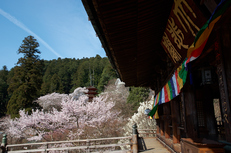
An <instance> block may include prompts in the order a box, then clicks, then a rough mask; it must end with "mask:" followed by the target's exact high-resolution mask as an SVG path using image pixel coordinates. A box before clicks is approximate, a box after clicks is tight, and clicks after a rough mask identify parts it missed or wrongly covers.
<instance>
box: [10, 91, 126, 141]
mask: <svg viewBox="0 0 231 153" xmlns="http://www.w3.org/2000/svg"><path fill="white" fill-rule="evenodd" d="M85 91H86V89H79V90H76V93H75V94H72V95H69V96H63V99H62V100H61V109H60V111H58V110H57V109H55V108H53V109H51V110H50V111H44V110H33V111H32V113H31V114H30V115H29V114H28V113H26V112H25V111H24V110H20V111H19V114H20V117H19V118H15V119H9V120H8V128H7V129H6V132H7V133H8V134H9V135H11V136H13V137H15V138H26V139H27V140H29V141H32V140H34V141H40V140H45V141H54V140H57V137H61V136H62V135H67V138H69V139H76V138H92V137H100V136H102V135H104V134H105V133H108V131H110V130H112V128H110V127H112V126H114V124H117V125H120V124H121V123H122V122H123V119H122V118H121V117H119V114H120V112H119V111H116V110H113V109H112V108H113V107H114V106H115V103H114V102H112V101H108V100H107V99H108V98H107V96H105V95H104V96H99V97H95V98H94V99H93V101H92V102H88V97H87V96H86V95H83V94H80V93H81V92H85ZM54 95H56V94H54ZM54 99H56V98H54ZM47 103H49V102H47ZM121 127H122V126H121ZM118 129H119V128H118V127H117V128H115V129H114V130H118ZM112 132H113V131H112ZM90 134H92V135H90ZM54 136H56V138H55V137H54ZM109 136H110V135H109ZM59 140H60V139H59Z"/></svg>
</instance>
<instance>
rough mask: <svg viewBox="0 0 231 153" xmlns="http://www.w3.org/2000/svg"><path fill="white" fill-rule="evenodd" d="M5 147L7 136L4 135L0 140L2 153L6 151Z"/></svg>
mask: <svg viewBox="0 0 231 153" xmlns="http://www.w3.org/2000/svg"><path fill="white" fill-rule="evenodd" d="M6 146H7V135H6V134H4V135H3V138H2V144H1V150H2V153H5V152H6V151H7V150H6Z"/></svg>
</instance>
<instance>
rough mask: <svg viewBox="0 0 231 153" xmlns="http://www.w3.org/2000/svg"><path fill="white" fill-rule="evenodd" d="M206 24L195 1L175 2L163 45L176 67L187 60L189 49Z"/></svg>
mask: <svg viewBox="0 0 231 153" xmlns="http://www.w3.org/2000/svg"><path fill="white" fill-rule="evenodd" d="M205 22H206V19H205V17H204V16H203V14H202V12H201V11H200V10H199V8H198V7H197V6H196V4H195V3H194V2H193V0H174V3H173V7H172V10H171V13H170V16H169V18H168V22H167V25H166V28H165V32H164V35H163V38H162V41H161V45H162V46H163V48H164V50H165V51H166V52H167V54H168V55H169V57H170V58H171V60H172V61H173V63H174V64H175V65H179V64H180V63H182V61H183V60H184V59H185V57H186V55H187V50H188V48H189V47H190V45H191V44H192V43H193V41H194V39H195V36H196V34H197V32H198V31H199V30H200V28H201V27H202V26H203V25H204V24H205Z"/></svg>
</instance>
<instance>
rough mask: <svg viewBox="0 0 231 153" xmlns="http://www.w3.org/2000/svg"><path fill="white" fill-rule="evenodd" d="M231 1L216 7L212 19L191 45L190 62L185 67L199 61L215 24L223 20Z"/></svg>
mask: <svg viewBox="0 0 231 153" xmlns="http://www.w3.org/2000/svg"><path fill="white" fill-rule="evenodd" d="M230 4H231V0H222V1H221V2H220V3H219V4H218V5H217V7H216V9H215V11H214V12H213V14H212V16H211V17H210V19H209V20H208V21H207V22H206V23H205V24H204V26H203V27H202V28H201V29H200V31H199V32H198V34H197V35H196V38H195V40H194V43H193V44H192V45H191V47H190V48H189V49H188V51H187V57H188V60H187V61H186V63H185V65H187V64H188V63H189V62H191V61H193V60H195V59H197V58H198V57H199V56H200V55H201V53H202V51H203V49H204V47H205V45H206V43H207V41H208V38H209V35H210V34H211V32H212V30H213V27H214V25H215V23H217V21H218V20H219V19H220V18H221V16H222V14H223V13H224V12H225V11H226V10H227V8H228V7H230Z"/></svg>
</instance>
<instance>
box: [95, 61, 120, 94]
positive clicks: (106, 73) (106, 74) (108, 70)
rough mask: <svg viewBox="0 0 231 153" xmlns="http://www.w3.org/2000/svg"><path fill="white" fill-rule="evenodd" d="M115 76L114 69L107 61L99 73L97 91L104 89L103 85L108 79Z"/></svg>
mask: <svg viewBox="0 0 231 153" xmlns="http://www.w3.org/2000/svg"><path fill="white" fill-rule="evenodd" d="M116 77H117V74H116V71H115V70H114V69H113V68H112V66H111V64H110V63H109V62H108V63H107V65H106V66H105V67H104V69H103V73H102V75H101V78H100V81H99V84H98V87H97V89H98V92H102V91H103V90H104V87H105V86H106V85H107V84H108V81H109V80H111V79H113V78H116Z"/></svg>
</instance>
